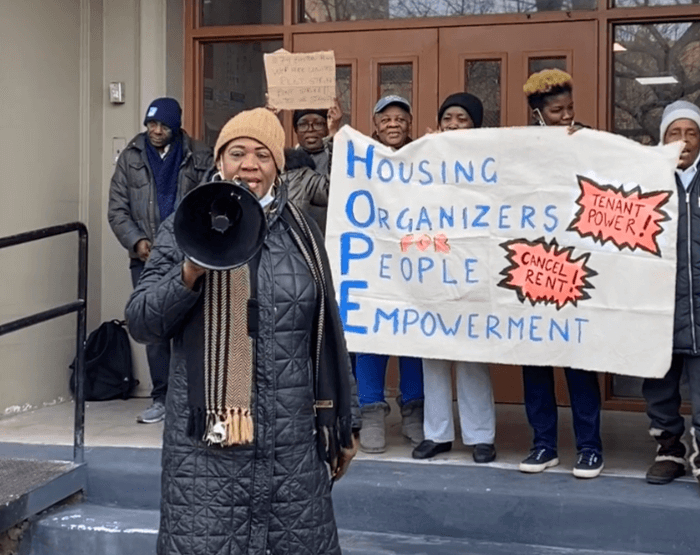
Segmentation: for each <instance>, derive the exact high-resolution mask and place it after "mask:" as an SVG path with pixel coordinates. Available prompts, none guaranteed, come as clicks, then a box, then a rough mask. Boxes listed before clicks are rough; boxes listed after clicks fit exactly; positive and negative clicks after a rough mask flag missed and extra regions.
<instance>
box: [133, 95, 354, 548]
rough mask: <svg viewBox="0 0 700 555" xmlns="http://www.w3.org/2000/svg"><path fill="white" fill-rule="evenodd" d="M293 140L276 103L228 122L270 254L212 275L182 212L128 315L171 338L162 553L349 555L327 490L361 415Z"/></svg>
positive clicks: (139, 332) (162, 237)
mask: <svg viewBox="0 0 700 555" xmlns="http://www.w3.org/2000/svg"><path fill="white" fill-rule="evenodd" d="M283 149H284V130H283V129H282V126H281V125H280V123H279V120H278V119H277V118H276V117H275V116H274V115H273V114H272V112H270V111H269V110H266V109H264V108H257V109H254V110H250V111H247V112H242V113H240V114H238V115H237V116H235V117H234V118H232V119H231V120H229V122H228V123H227V124H226V125H225V126H224V127H223V129H222V130H221V133H220V135H219V139H218V140H217V144H216V148H215V152H216V154H217V157H216V165H217V168H218V170H219V172H220V173H221V175H222V177H223V178H224V179H225V180H231V179H233V178H234V176H238V177H239V178H240V179H242V180H244V181H245V182H246V183H247V184H248V187H249V189H250V191H251V192H252V193H253V194H254V195H255V196H256V197H257V199H258V201H259V202H260V205H261V206H262V207H263V212H264V214H265V217H266V218H267V221H268V226H269V232H268V233H267V235H266V237H265V240H264V242H263V245H262V248H261V250H260V251H259V252H258V254H257V255H256V256H255V257H254V258H253V260H251V261H250V262H249V263H247V264H245V265H243V266H240V267H238V268H235V269H232V270H226V271H207V270H205V269H204V268H202V267H200V266H198V265H197V264H195V263H194V262H192V261H191V260H190V259H188V258H186V257H185V255H184V253H183V251H182V250H181V249H180V247H179V246H178V244H177V241H176V239H175V233H174V228H173V221H174V216H171V217H170V218H168V219H167V220H166V221H165V222H164V223H163V225H162V227H161V230H160V231H159V233H158V236H157V239H156V241H155V244H154V248H153V252H152V254H151V257H150V258H149V260H148V262H147V263H146V268H145V270H144V272H143V274H142V276H141V279H140V281H139V283H138V285H137V287H136V289H135V291H134V293H133V294H132V296H131V298H130V299H129V303H128V305H127V308H126V318H127V321H128V324H129V328H130V330H131V333H132V334H133V336H134V337H135V338H136V339H137V340H138V341H142V342H158V341H163V340H164V339H169V338H172V341H173V361H172V365H171V377H170V387H169V389H168V397H167V401H166V417H165V430H164V435H163V461H162V465H163V473H162V500H161V521H160V532H159V537H158V544H157V553H158V555H185V554H187V555H194V554H214V553H216V554H221V555H224V554H225V555H298V554H308V555H312V554H313V555H316V554H324V555H339V554H340V547H339V544H338V534H337V529H336V524H335V517H334V514H333V503H332V500H331V484H332V482H333V481H334V480H337V479H339V478H340V477H341V476H342V475H343V473H344V472H345V470H346V468H347V465H348V464H349V462H350V460H351V459H352V457H353V456H354V454H355V452H356V445H357V441H358V434H359V428H360V426H361V421H360V417H359V409H358V407H357V395H356V390H355V381H354V379H353V377H352V374H351V372H350V362H349V358H348V354H347V349H346V347H345V339H344V336H343V330H342V324H341V320H340V315H339V313H338V306H337V304H336V301H335V293H334V291H333V284H332V280H331V274H330V269H329V263H328V258H327V255H326V251H325V248H324V246H323V238H322V236H321V234H320V231H319V230H318V229H317V228H316V226H315V225H314V223H313V221H311V220H307V219H306V217H305V216H304V215H303V213H302V212H301V211H300V210H299V209H298V208H297V207H296V206H294V205H293V204H292V203H288V202H287V201H286V187H285V184H284V182H281V181H280V180H279V171H280V170H281V169H282V168H283V167H284V152H283ZM273 184H274V185H273ZM232 240H235V239H234V238H232ZM229 280H230V281H229ZM205 300H206V302H205ZM229 307H231V308H229ZM229 347H231V350H230V351H228V349H229ZM205 353H206V354H207V356H206V357H205ZM218 355H221V356H218Z"/></svg>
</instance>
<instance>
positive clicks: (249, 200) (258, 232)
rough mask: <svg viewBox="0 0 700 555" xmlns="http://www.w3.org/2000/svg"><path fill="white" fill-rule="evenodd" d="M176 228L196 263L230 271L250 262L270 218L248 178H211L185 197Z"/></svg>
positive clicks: (189, 255) (181, 246)
mask: <svg viewBox="0 0 700 555" xmlns="http://www.w3.org/2000/svg"><path fill="white" fill-rule="evenodd" d="M174 231H175V240H176V241H177V244H178V245H179V247H180V248H181V249H182V252H184V253H185V256H187V258H189V259H190V260H192V262H194V263H195V264H197V265H199V266H202V267H203V268H207V269H209V270H230V269H232V268H236V267H238V266H242V265H243V264H246V263H247V262H248V261H250V259H251V258H253V257H254V256H255V255H256V253H257V252H258V251H259V250H260V249H261V248H262V245H263V242H264V241H265V237H266V235H267V220H266V218H265V212H264V211H263V208H262V206H261V205H260V202H259V201H258V198H257V197H256V196H255V195H254V194H253V193H251V192H250V190H249V189H248V185H247V184H246V183H245V181H242V180H240V179H235V180H234V181H211V182H209V183H204V184H202V185H199V186H198V187H196V188H195V189H193V190H192V191H190V192H189V193H187V194H186V195H185V197H184V198H183V199H182V201H181V202H180V205H179V206H178V207H177V210H176V212H175V221H174Z"/></svg>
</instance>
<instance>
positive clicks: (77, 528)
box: [19, 504, 649, 555]
mask: <svg viewBox="0 0 700 555" xmlns="http://www.w3.org/2000/svg"><path fill="white" fill-rule="evenodd" d="M158 518H159V516H158V511H155V510H139V509H119V508H116V507H102V506H99V505H91V504H83V505H78V506H67V507H63V508H60V509H56V510H53V511H51V512H49V513H47V514H46V515H44V516H43V517H42V518H41V519H39V520H37V521H35V522H34V524H33V525H32V527H31V533H29V534H26V535H25V537H26V540H23V541H22V542H21V543H20V551H19V555H63V554H66V555H68V554H70V555H95V554H98V553H99V554H100V555H132V554H134V553H138V554H142V555H147V554H154V553H155V551H156V539H157V533H158ZM339 535H340V543H341V547H342V550H343V553H344V554H345V555H455V554H459V555H513V554H514V553H518V554H519V555H649V553H648V552H630V551H625V552H620V551H604V550H591V549H578V548H574V549H572V548H560V547H548V546H542V545H524V544H512V543H510V544H507V543H499V542H490V541H480V540H472V539H465V538H445V537H439V536H427V535H415V534H413V535H411V534H386V533H376V532H364V531H357V530H343V529H341V530H340V531H339Z"/></svg>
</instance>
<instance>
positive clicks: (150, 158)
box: [107, 97, 213, 424]
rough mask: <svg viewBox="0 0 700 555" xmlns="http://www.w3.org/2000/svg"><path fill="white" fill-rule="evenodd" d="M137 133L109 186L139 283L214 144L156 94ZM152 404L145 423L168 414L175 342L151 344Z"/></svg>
mask: <svg viewBox="0 0 700 555" xmlns="http://www.w3.org/2000/svg"><path fill="white" fill-rule="evenodd" d="M143 124H144V125H145V126H146V130H145V131H144V132H142V133H139V134H138V135H136V136H135V137H134V138H133V139H132V140H131V141H130V142H129V144H128V145H127V147H126V148H125V149H124V151H123V152H122V153H121V154H120V155H119V159H118V160H117V164H116V168H115V170H114V175H113V176H112V181H111V183H110V188H109V210H108V214H107V217H108V220H109V224H110V226H111V227H112V231H114V234H115V235H116V236H117V239H118V240H119V242H120V243H121V244H122V245H123V246H124V248H126V250H127V252H128V253H129V259H130V263H129V268H130V271H131V281H132V284H133V286H134V287H136V283H137V282H138V280H139V277H140V275H141V272H142V271H143V268H144V266H145V265H146V261H147V260H148V257H149V255H150V253H151V246H152V244H153V241H154V239H155V236H156V232H157V231H158V227H159V226H160V223H161V222H162V221H164V220H165V219H166V218H167V217H168V216H169V215H170V214H172V213H173V212H174V210H175V207H176V206H177V203H178V202H179V201H180V199H181V198H182V197H184V196H185V195H186V194H187V193H188V192H189V191H190V190H192V189H193V188H194V187H196V186H197V185H199V183H200V182H201V181H202V180H203V178H204V176H205V174H206V173H207V170H209V168H211V167H212V166H213V158H212V150H211V148H210V147H208V146H206V145H205V144H203V143H201V142H200V141H196V140H194V139H192V138H191V137H190V136H189V135H187V133H186V132H185V131H184V130H182V128H181V127H182V108H180V104H179V103H178V101H177V100H175V99H174V98H168V97H163V98H156V99H155V100H154V101H153V102H151V104H150V105H149V106H148V109H147V110H146V115H145V117H144V120H143ZM146 355H147V358H148V366H149V371H150V375H151V382H152V390H151V397H152V399H153V403H152V405H151V406H150V407H148V408H147V409H145V410H144V411H143V412H142V413H141V414H139V415H138V417H137V421H138V422H141V423H144V424H151V423H154V422H160V421H161V420H163V418H164V417H165V394H166V392H167V388H168V367H169V366H170V344H169V343H168V342H164V343H162V344H156V345H148V346H147V347H146Z"/></svg>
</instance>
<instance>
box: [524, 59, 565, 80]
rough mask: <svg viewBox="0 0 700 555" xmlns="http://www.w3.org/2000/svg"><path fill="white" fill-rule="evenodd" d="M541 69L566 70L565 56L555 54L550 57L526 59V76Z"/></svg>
mask: <svg viewBox="0 0 700 555" xmlns="http://www.w3.org/2000/svg"><path fill="white" fill-rule="evenodd" d="M543 69H561V70H562V71H568V70H567V69H566V57H565V56H555V57H551V58H530V59H529V60H528V70H529V73H528V77H529V76H530V75H532V74H533V73H537V72H538V71H542V70H543Z"/></svg>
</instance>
